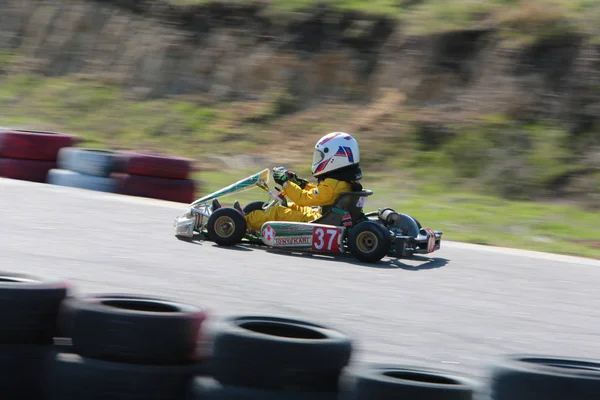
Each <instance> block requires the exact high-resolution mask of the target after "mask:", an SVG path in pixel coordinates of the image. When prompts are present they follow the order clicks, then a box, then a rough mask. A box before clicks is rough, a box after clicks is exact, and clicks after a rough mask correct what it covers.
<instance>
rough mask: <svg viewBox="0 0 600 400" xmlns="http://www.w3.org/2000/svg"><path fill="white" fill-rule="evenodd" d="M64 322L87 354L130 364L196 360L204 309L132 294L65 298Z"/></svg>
mask: <svg viewBox="0 0 600 400" xmlns="http://www.w3.org/2000/svg"><path fill="white" fill-rule="evenodd" d="M60 319H61V323H62V325H63V326H66V330H67V332H68V334H69V336H70V337H71V341H72V343H73V351H74V352H76V353H78V354H81V355H82V356H84V357H90V358H96V359H100V360H106V361H115V362H124V363H132V364H155V365H168V364H185V363H191V362H197V361H199V359H200V358H201V355H199V354H197V349H198V345H199V340H200V336H199V335H200V334H201V331H202V325H203V322H204V321H205V319H206V313H205V311H203V310H202V309H200V308H198V307H196V306H193V305H188V304H181V303H177V302H174V301H169V300H163V299H156V298H150V297H145V296H133V295H111V296H110V297H107V296H102V295H100V296H85V297H76V298H71V299H68V300H65V301H64V302H63V305H62V308H61V318H60Z"/></svg>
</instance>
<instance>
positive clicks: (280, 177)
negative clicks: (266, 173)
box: [273, 167, 308, 189]
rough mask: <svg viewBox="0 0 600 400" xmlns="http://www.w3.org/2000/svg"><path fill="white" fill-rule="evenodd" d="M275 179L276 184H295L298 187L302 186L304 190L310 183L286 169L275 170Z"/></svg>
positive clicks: (278, 168) (277, 168)
mask: <svg viewBox="0 0 600 400" xmlns="http://www.w3.org/2000/svg"><path fill="white" fill-rule="evenodd" d="M273 179H274V180H275V182H276V183H278V184H280V185H283V184H284V182H286V181H290V182H294V183H295V184H296V185H298V186H300V187H301V188H302V189H304V187H305V186H306V184H307V183H308V181H307V180H306V179H302V178H300V177H299V176H298V175H297V174H296V173H295V172H293V171H288V170H287V169H286V168H284V167H276V168H273Z"/></svg>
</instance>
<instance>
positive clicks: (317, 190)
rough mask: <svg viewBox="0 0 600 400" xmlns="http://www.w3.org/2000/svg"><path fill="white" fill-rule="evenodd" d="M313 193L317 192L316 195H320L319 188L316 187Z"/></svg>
mask: <svg viewBox="0 0 600 400" xmlns="http://www.w3.org/2000/svg"><path fill="white" fill-rule="evenodd" d="M313 193H314V194H315V196H318V195H319V189H317V188H315V189H314V190H313Z"/></svg>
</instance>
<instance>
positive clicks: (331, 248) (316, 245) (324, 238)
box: [312, 226, 342, 253]
mask: <svg viewBox="0 0 600 400" xmlns="http://www.w3.org/2000/svg"><path fill="white" fill-rule="evenodd" d="M341 238H342V229H340V228H334V227H322V226H315V227H314V228H313V236H312V248H313V250H315V251H327V252H332V253H339V252H341V250H340V249H341V246H340V243H341Z"/></svg>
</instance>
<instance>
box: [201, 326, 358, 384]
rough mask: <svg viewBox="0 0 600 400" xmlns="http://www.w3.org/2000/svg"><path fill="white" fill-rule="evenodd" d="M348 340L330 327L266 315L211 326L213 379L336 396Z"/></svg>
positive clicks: (348, 352) (347, 356)
mask: <svg viewBox="0 0 600 400" xmlns="http://www.w3.org/2000/svg"><path fill="white" fill-rule="evenodd" d="M351 354H352V342H351V340H350V338H349V337H348V336H346V335H345V334H343V333H341V332H338V331H336V330H334V329H331V328H327V327H324V326H320V325H317V324H313V323H310V322H305V321H299V320H296V319H287V318H278V317H269V316H238V317H230V318H226V319H223V320H222V321H220V323H218V324H216V325H215V329H214V337H213V353H212V355H211V361H210V363H211V375H212V377H214V378H215V379H217V380H218V381H219V382H220V383H221V384H224V385H231V386H242V387H254V388H262V389H270V390H286V391H315V392H335V391H337V390H338V385H339V376H340V373H341V371H342V369H343V368H344V367H345V366H346V365H347V364H348V363H349V361H350V358H351Z"/></svg>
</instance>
